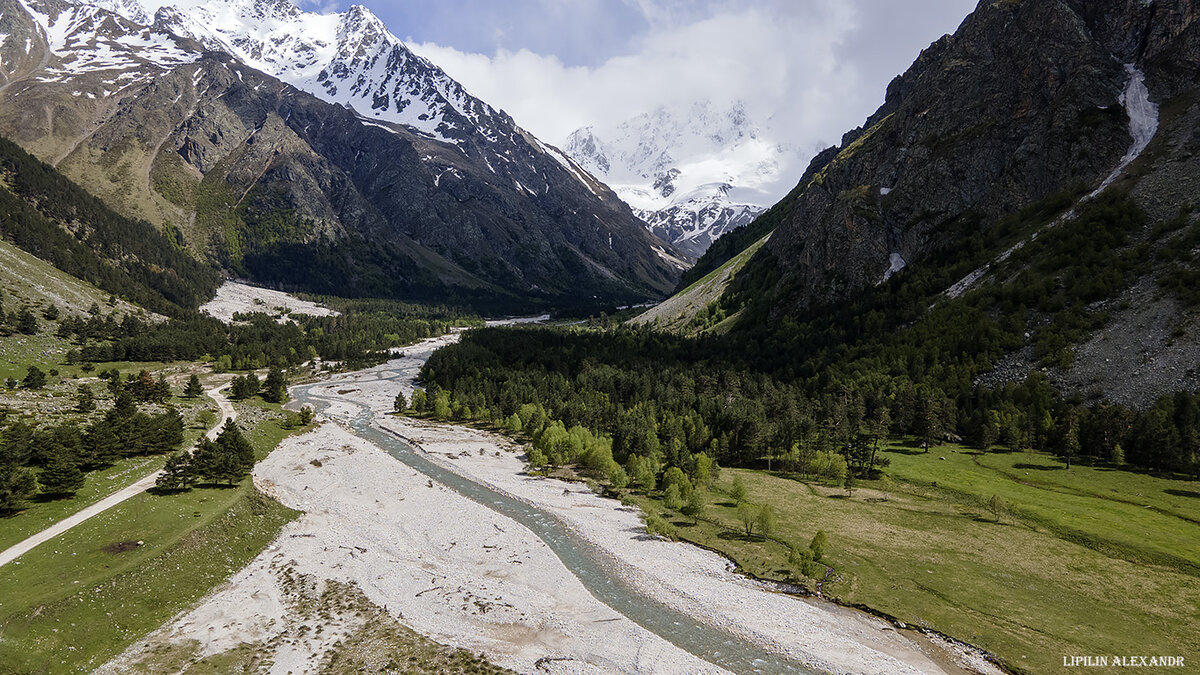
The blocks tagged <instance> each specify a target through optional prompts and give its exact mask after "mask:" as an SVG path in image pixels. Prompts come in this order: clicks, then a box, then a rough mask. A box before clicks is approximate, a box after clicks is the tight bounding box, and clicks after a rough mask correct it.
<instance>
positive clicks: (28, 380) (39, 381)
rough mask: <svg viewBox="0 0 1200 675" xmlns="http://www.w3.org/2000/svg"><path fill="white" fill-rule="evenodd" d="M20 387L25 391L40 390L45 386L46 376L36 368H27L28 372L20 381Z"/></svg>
mask: <svg viewBox="0 0 1200 675" xmlns="http://www.w3.org/2000/svg"><path fill="white" fill-rule="evenodd" d="M21 385H22V386H23V387H25V388H26V389H41V388H42V387H45V386H46V374H45V373H43V372H42V369H41V368H38V367H37V366H29V370H28V371H26V373H25V379H24V380H22V381H21Z"/></svg>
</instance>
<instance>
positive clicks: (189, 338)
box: [59, 308, 477, 370]
mask: <svg viewBox="0 0 1200 675" xmlns="http://www.w3.org/2000/svg"><path fill="white" fill-rule="evenodd" d="M439 314H440V312H439ZM238 318H239V319H240V320H239V321H237V322H235V323H234V324H233V325H226V324H224V323H221V322H220V321H218V320H216V319H214V318H212V317H208V316H203V315H200V314H191V315H188V316H186V317H181V318H175V319H172V320H170V321H167V322H151V321H147V320H144V319H142V318H139V317H137V316H134V315H126V316H125V317H124V318H122V319H121V320H120V321H117V320H116V319H114V318H113V317H112V316H111V315H110V316H109V317H105V318H98V317H92V318H88V319H70V318H68V319H64V320H63V322H62V323H61V324H60V326H62V328H60V331H59V333H60V335H62V336H65V337H70V338H72V339H74V340H75V342H76V344H78V345H79V347H78V348H77V352H76V353H75V354H74V356H75V357H76V358H78V359H79V360H82V361H87V362H101V363H102V362H107V361H164V362H170V361H199V360H203V359H206V358H207V359H212V360H214V361H215V362H216V364H217V366H218V368H219V369H221V370H256V369H258V368H289V367H293V366H297V365H300V364H302V363H305V362H308V361H311V360H313V359H318V358H319V359H322V360H324V361H337V362H343V363H345V364H346V365H347V366H364V365H369V364H373V363H377V362H379V361H381V360H385V359H386V358H387V357H388V350H390V349H394V348H397V347H401V346H403V345H406V344H411V343H413V342H416V341H419V340H422V339H425V338H428V337H436V336H438V335H443V334H445V333H447V332H449V331H450V329H451V328H452V327H454V326H457V325H475V324H476V323H477V320H474V319H470V318H468V317H466V316H463V315H457V316H453V317H452V318H442V317H440V316H439V317H437V318H433V317H431V316H428V315H404V314H395V313H392V312H390V311H387V310H386V309H382V308H381V309H379V310H377V311H371V312H350V313H346V314H341V315H339V316H326V317H310V316H305V315H297V316H294V317H292V319H293V321H288V322H285V323H279V322H277V321H275V320H274V319H272V318H271V317H269V316H267V315H266V314H248V315H240V316H239V317H238Z"/></svg>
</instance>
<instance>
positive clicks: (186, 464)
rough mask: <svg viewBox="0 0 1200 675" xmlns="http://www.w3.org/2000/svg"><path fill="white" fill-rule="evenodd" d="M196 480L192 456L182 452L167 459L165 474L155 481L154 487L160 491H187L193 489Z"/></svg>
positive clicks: (164, 468)
mask: <svg viewBox="0 0 1200 675" xmlns="http://www.w3.org/2000/svg"><path fill="white" fill-rule="evenodd" d="M195 479H196V474H195V469H194V467H193V466H192V457H191V455H189V454H188V453H187V452H184V451H180V452H177V453H175V454H173V455H171V456H170V457H168V458H167V463H166V465H165V466H163V472H162V473H161V474H159V476H158V478H157V479H156V480H155V481H154V485H155V486H156V487H158V488H159V489H160V490H187V489H190V488H191V487H192V483H193V482H194V481H195Z"/></svg>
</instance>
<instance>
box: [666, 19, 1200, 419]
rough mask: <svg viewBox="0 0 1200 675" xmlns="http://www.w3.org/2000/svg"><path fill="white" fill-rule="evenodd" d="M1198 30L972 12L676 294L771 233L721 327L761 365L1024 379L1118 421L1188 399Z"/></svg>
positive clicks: (1197, 297)
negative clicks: (887, 361)
mask: <svg viewBox="0 0 1200 675" xmlns="http://www.w3.org/2000/svg"><path fill="white" fill-rule="evenodd" d="M1196 14H1197V10H1196V8H1195V5H1194V3H1190V2H1182V1H1179V2H1154V3H1146V2H1138V1H1131V2H1124V1H1119V0H1105V1H1103V2H1065V1H1057V2H1045V3H1028V2H1025V3H1022V2H1006V1H1003V0H1001V1H993V0H987V1H985V2H981V3H980V5H979V7H978V9H977V10H976V11H975V13H974V14H972V15H971V16H970V17H968V19H967V20H966V21H965V22H964V23H963V25H962V27H961V28H960V29H959V31H958V32H957V33H956V34H955V35H953V36H948V37H946V38H943V39H942V40H939V41H938V42H936V43H935V44H933V45H932V46H930V47H929V48H928V49H927V50H925V52H923V53H922V55H921V56H920V58H919V59H918V60H917V61H916V62H915V63H914V64H913V65H912V67H911V68H909V70H908V71H907V72H905V73H904V74H903V75H901V76H899V77H897V78H896V79H895V80H894V81H893V82H892V84H891V85H890V86H889V88H888V95H887V100H886V103H885V104H884V105H883V106H882V107H881V108H880V110H879V111H878V112H876V113H875V114H874V115H873V116H872V117H871V118H870V119H868V120H867V122H866V123H865V124H864V125H863V126H862V127H860V128H858V129H855V130H853V131H851V132H849V133H847V134H846V135H845V137H844V138H843V142H842V144H841V145H840V146H839V147H835V148H830V149H828V150H826V151H824V152H822V153H820V155H818V156H817V157H816V158H815V159H814V161H813V162H812V164H811V165H810V167H809V168H808V170H807V171H806V172H805V174H804V176H803V177H802V178H801V180H800V182H799V184H798V185H797V187H796V188H795V190H793V192H792V193H791V194H790V195H788V197H786V198H785V199H784V200H782V201H781V202H779V203H778V204H776V205H775V206H774V207H772V208H771V209H770V210H769V211H768V212H767V213H766V214H764V215H763V216H761V217H759V218H758V219H757V220H756V221H755V222H754V223H753V224H752V225H751V226H750V227H748V228H745V229H743V230H740V231H738V232H736V233H734V234H732V235H727V236H726V237H724V238H722V239H720V240H718V241H717V242H716V244H714V246H713V247H712V248H711V249H710V251H709V252H708V253H707V254H706V255H705V256H703V257H702V258H701V259H700V261H699V263H698V266H697V270H696V271H694V272H691V273H688V274H686V275H685V276H684V278H683V282H682V284H681V285H689V284H692V283H694V282H695V281H697V280H698V279H699V278H700V277H702V276H704V275H706V274H711V273H713V272H714V270H718V269H720V268H721V266H722V265H723V264H725V263H726V262H727V261H729V260H731V259H733V258H735V256H737V255H738V253H739V252H741V251H744V250H746V248H747V247H748V246H750V245H751V244H753V243H755V242H757V241H759V240H760V239H761V238H762V237H763V236H765V235H767V234H769V233H773V234H771V237H770V239H769V241H768V242H767V243H766V245H765V246H763V247H762V248H761V249H760V250H759V251H758V252H757V253H755V254H754V256H753V257H752V258H751V260H750V261H749V262H747V263H746V265H745V267H744V268H743V269H742V271H741V272H740V273H739V274H738V275H737V276H736V277H734V278H733V279H732V280H731V282H730V283H729V286H728V288H727V289H726V291H725V293H724V295H723V296H722V299H721V302H720V303H719V309H721V310H722V312H723V313H724V314H725V315H727V316H734V315H737V316H739V317H740V318H739V324H738V326H737V328H736V329H735V330H734V335H735V336H736V335H742V336H744V337H746V338H748V339H750V340H752V341H753V344H755V345H756V348H759V349H763V350H766V351H767V352H769V353H772V354H777V355H779V359H781V360H787V358H789V357H787V356H786V355H790V354H812V353H818V354H819V353H822V352H820V351H819V350H821V349H829V350H830V351H828V352H824V353H825V354H826V355H827V358H816V357H814V358H813V359H811V361H812V363H806V364H805V365H804V366H803V367H804V368H809V367H813V368H816V367H820V368H829V367H830V366H832V365H834V364H840V365H843V366H849V365H850V364H852V363H855V362H856V361H855V359H858V358H863V359H868V360H870V359H877V358H881V357H879V353H880V350H881V349H883V348H884V347H883V346H885V345H886V346H887V348H888V349H891V350H893V351H894V352H895V353H896V354H903V356H902V358H900V357H897V358H900V360H899V361H898V363H905V364H907V365H906V366H905V367H906V368H907V369H908V370H910V371H911V372H910V373H909V375H910V376H911V377H913V378H921V377H926V376H927V371H926V368H929V367H931V366H930V364H933V363H942V364H945V363H947V362H952V363H954V364H956V365H955V366H953V368H960V369H961V370H958V371H953V372H954V373H955V374H954V377H960V378H966V380H967V381H968V382H969V381H972V379H974V381H975V382H978V383H979V384H983V385H987V386H996V385H1003V384H1006V383H1011V382H1015V381H1021V380H1023V379H1024V378H1025V377H1026V376H1027V375H1029V374H1030V373H1031V372H1033V371H1039V372H1042V373H1044V374H1046V375H1047V376H1048V377H1049V378H1050V380H1051V381H1052V382H1053V383H1054V384H1055V385H1056V386H1057V387H1058V388H1059V390H1060V391H1063V392H1076V393H1080V394H1083V395H1085V396H1086V397H1089V398H1096V399H1100V398H1103V399H1107V400H1110V401H1116V402H1120V403H1123V404H1126V405H1136V406H1144V405H1148V404H1150V403H1152V402H1153V401H1154V400H1155V399H1156V398H1157V397H1158V396H1159V395H1161V394H1164V393H1170V392H1173V391H1180V390H1192V391H1196V390H1200V375H1197V373H1196V370H1197V369H1196V368H1194V367H1192V364H1193V363H1194V357H1195V354H1197V353H1200V324H1198V323H1197V313H1196V308H1197V307H1198V306H1200V293H1197V292H1196V291H1195V289H1196V288H1200V285H1198V284H1200V218H1198V217H1197V214H1196V206H1197V202H1196V195H1198V194H1200V160H1197V151H1200V135H1198V134H1197V133H1196V129H1197V128H1200V89H1198V88H1197V84H1198V82H1200V80H1198V79H1197V75H1198V74H1200V36H1198V35H1197V32H1198V31H1200V29H1198V28H1197V25H1196V21H1195V19H1196ZM706 308H707V306H706V307H692V308H691V309H692V310H693V311H694V312H695V313H696V315H697V316H699V311H700V310H704V309H706ZM708 313H709V315H711V313H712V312H711V308H708ZM700 318H703V317H700ZM675 323H676V324H677V325H684V326H686V325H696V324H697V320H692V319H689V317H688V316H686V315H685V316H683V317H682V318H680V317H675ZM700 323H703V322H700ZM963 331H966V332H963ZM965 344H972V345H973V346H972V347H971V348H970V350H967V351H963V350H966V349H967V348H966V347H964V346H963V345H965ZM855 350H859V351H855ZM888 358H892V357H891V356H889V357H888ZM814 364H815V365H814ZM864 367H865V366H864ZM896 367H900V366H896ZM944 367H947V368H949V367H950V366H944ZM989 370H990V371H991V372H988V371H989ZM938 372H942V371H938ZM943 375H944V376H945V377H949V376H950V375H945V373H943ZM937 386H940V387H946V386H950V385H949V384H948V383H947V382H946V381H944V380H938V381H937Z"/></svg>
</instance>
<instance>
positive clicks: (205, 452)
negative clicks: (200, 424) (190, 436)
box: [189, 436, 220, 481]
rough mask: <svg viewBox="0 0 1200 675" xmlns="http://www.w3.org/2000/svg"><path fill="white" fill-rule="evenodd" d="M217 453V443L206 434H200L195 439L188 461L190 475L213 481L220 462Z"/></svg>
mask: <svg viewBox="0 0 1200 675" xmlns="http://www.w3.org/2000/svg"><path fill="white" fill-rule="evenodd" d="M218 454H219V451H218V450H217V444H216V443H213V442H212V441H211V440H209V438H208V437H207V436H201V437H200V440H198V441H196V447H195V448H193V449H192V458H191V461H190V462H189V464H190V465H191V471H192V476H193V477H194V478H196V479H203V480H206V481H215V480H216V479H217V473H218V468H219V467H218V464H219V463H220V462H219V457H218Z"/></svg>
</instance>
